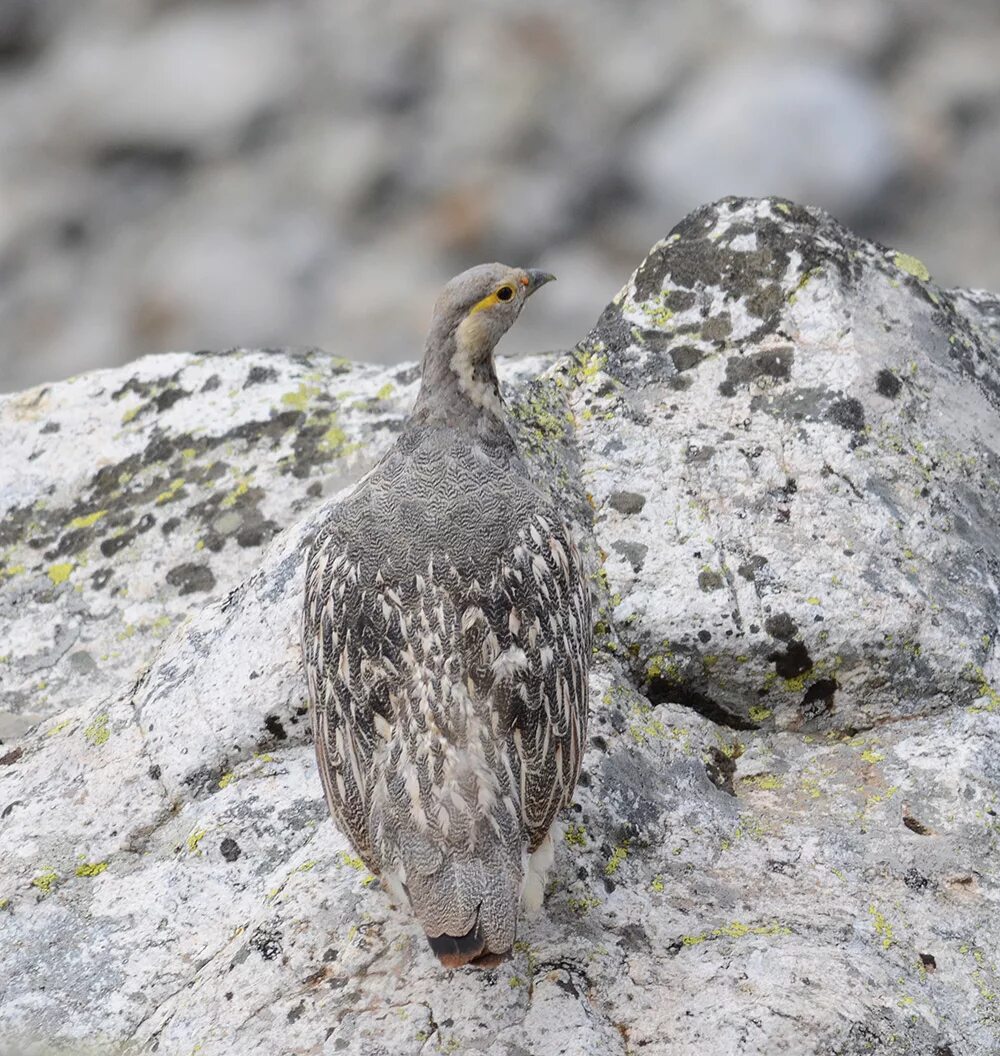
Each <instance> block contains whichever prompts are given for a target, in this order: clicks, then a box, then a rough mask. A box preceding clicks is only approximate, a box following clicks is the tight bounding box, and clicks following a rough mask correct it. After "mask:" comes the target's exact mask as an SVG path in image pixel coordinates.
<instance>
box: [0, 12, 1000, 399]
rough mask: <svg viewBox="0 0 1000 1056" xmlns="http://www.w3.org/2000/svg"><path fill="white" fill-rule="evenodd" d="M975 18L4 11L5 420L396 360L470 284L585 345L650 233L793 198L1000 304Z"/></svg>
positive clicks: (995, 19) (990, 51) (992, 126)
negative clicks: (223, 377)
mask: <svg viewBox="0 0 1000 1056" xmlns="http://www.w3.org/2000/svg"><path fill="white" fill-rule="evenodd" d="M998 53H1000V9H998V7H997V4H996V3H995V0H952V2H950V3H947V4H942V3H939V2H937V0H905V2H904V0H839V2H838V3H836V4H829V3H821V2H818V0H767V2H761V0H711V2H705V0H692V2H685V3H671V4H663V3H660V2H659V0H633V2H630V3H627V4H607V3H604V2H602V0H557V2H552V3H548V4H545V5H544V6H543V5H539V4H537V3H529V2H525V0H510V2H506V3H503V4H494V5H483V4H474V5H456V4H454V3H448V2H446V0H419V2H415V0H390V2H387V3H378V4H373V3H364V2H358V0H353V2H340V3H337V4H335V5H331V4H329V3H327V2H326V0H244V2H241V3H236V2H233V0H197V2H193V0H89V2H85V3H84V2H80V0H5V2H4V3H2V4H0V334H2V335H3V336H2V341H0V391H12V390H15V389H18V388H24V387H27V386H28V385H30V384H35V383H37V382H40V381H54V380H56V379H58V378H63V377H66V376H69V375H70V374H75V373H78V372H80V371H83V370H86V369H93V368H96V367H105V366H112V365H117V364H119V363H123V362H125V361H126V360H127V359H130V358H134V357H135V356H137V355H140V354H143V353H149V352H162V351H166V350H169V349H198V348H229V347H233V346H236V345H243V346H247V345H256V346H260V347H266V346H268V345H271V344H275V343H280V344H296V345H312V344H318V345H321V346H323V347H326V348H330V349H332V350H334V351H336V352H338V353H339V354H342V355H345V356H348V357H349V358H351V359H352V360H378V361H381V362H395V361H403V360H411V359H413V358H415V357H416V356H418V354H419V350H420V347H421V340H422V335H423V331H424V327H425V324H426V320H427V305H428V304H429V303H430V302H431V299H432V297H433V294H434V292H435V291H436V290H437V289H438V287H439V286H440V284H441V283H442V282H443V281H444V279H446V278H447V277H449V276H450V275H452V274H454V273H456V272H458V271H460V270H461V269H462V268H463V267H465V266H468V265H469V264H472V263H477V262H479V261H481V260H483V259H488V260H492V259H497V258H499V259H501V260H509V261H510V262H511V263H523V264H526V265H534V266H545V267H546V268H548V269H549V270H551V271H554V272H555V273H556V274H557V275H559V276H561V277H562V278H563V279H564V281H563V282H562V283H560V285H559V287H557V288H556V289H554V290H553V291H551V292H550V293H549V295H548V298H547V303H546V304H545V305H538V306H537V309H536V311H535V312H534V315H533V318H532V319H530V320H529V319H526V320H525V321H524V325H523V326H522V327H521V332H520V333H519V334H514V335H511V339H510V347H511V348H514V349H527V348H539V347H554V346H557V345H559V344H563V343H565V342H566V341H567V335H575V334H579V333H581V332H582V331H583V330H584V329H585V328H586V327H587V326H589V325H590V322H591V321H592V320H593V318H594V317H595V316H596V315H597V313H598V312H599V311H600V309H601V307H602V306H603V304H604V302H605V300H606V298H607V291H608V290H609V289H614V288H616V287H617V285H618V284H619V283H620V282H621V278H622V276H623V275H625V274H627V273H628V272H629V270H630V269H631V268H632V267H633V266H634V264H635V261H636V260H638V259H640V257H641V255H642V253H643V252H645V250H646V248H647V247H648V244H649V232H650V231H663V230H666V229H668V228H669V226H670V225H671V224H673V223H674V222H675V220H676V218H677V217H679V216H682V215H684V213H686V212H687V211H688V210H690V209H692V208H694V207H695V206H696V205H698V204H699V203H700V202H703V201H706V200H709V199H711V198H713V197H716V196H718V195H722V194H733V193H741V194H774V193H780V194H785V195H787V196H789V197H792V198H795V199H796V200H799V201H804V202H808V203H811V204H815V205H819V206H822V207H824V208H826V209H828V210H829V211H831V212H832V213H834V215H836V216H838V217H839V218H840V219H841V220H843V221H844V222H846V223H848V224H850V225H852V226H854V227H855V228H856V229H857V230H859V231H861V232H863V233H865V234H867V235H870V236H874V237H877V238H880V239H882V240H883V241H888V242H890V243H891V244H894V245H899V246H903V247H906V248H907V249H908V250H909V251H910V252H913V253H915V254H916V255H917V256H918V257H920V258H921V259H925V260H926V261H927V262H928V264H929V266H930V267H931V270H932V271H933V272H934V273H935V275H936V276H938V278H939V279H940V280H941V281H943V282H944V283H945V284H946V285H948V284H950V285H954V284H961V285H972V284H975V285H982V286H986V287H988V288H992V289H1000V256H998V254H997V252H996V245H997V242H998V239H1000V229H998V226H997V221H996V216H997V208H996V204H997V198H996V196H997V184H996V178H995V173H996V172H997V171H998V170H1000V63H998V62H997V61H996V57H997V54H998Z"/></svg>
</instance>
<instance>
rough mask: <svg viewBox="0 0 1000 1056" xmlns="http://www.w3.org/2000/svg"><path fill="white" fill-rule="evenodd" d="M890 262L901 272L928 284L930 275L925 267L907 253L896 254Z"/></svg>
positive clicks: (921, 262)
mask: <svg viewBox="0 0 1000 1056" xmlns="http://www.w3.org/2000/svg"><path fill="white" fill-rule="evenodd" d="M892 262H893V263H894V264H895V265H896V267H897V268H899V269H900V270H901V271H905V272H906V273H907V274H908V275H912V276H913V277H914V278H915V279H919V280H920V281H921V282H930V278H931V273H930V272H929V271H928V270H927V265H926V264H924V262H923V261H922V260H918V259H917V258H916V257H914V256H911V255H910V254H909V253H897V254H896V255H895V256H894V257H893V258H892Z"/></svg>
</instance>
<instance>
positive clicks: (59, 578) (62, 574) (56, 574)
mask: <svg viewBox="0 0 1000 1056" xmlns="http://www.w3.org/2000/svg"><path fill="white" fill-rule="evenodd" d="M72 571H73V565H72V564H71V563H70V562H68V561H67V562H64V563H62V564H59V565H49V568H48V576H49V579H51V580H52V585H53V586H55V587H58V586H59V584H60V583H65V582H66V580H67V579H69V577H70V573H71V572H72Z"/></svg>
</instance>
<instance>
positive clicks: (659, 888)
mask: <svg viewBox="0 0 1000 1056" xmlns="http://www.w3.org/2000/svg"><path fill="white" fill-rule="evenodd" d="M649 890H650V891H655V892H656V893H657V894H658V895H660V894H662V893H663V892H664V891H665V890H666V886H665V885H664V883H663V878H662V877H661V876H660V875H659V874H657V875H656V876H654V877H653V879H652V881H651V882H650V885H649Z"/></svg>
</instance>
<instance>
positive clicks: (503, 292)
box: [497, 286, 514, 301]
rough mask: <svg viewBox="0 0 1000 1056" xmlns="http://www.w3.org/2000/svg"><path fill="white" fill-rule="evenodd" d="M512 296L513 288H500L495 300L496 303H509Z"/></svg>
mask: <svg viewBox="0 0 1000 1056" xmlns="http://www.w3.org/2000/svg"><path fill="white" fill-rule="evenodd" d="M513 296H514V287H513V286H501V287H500V289H499V290H497V300H498V301H509V300H510V299H511V297H513Z"/></svg>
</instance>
